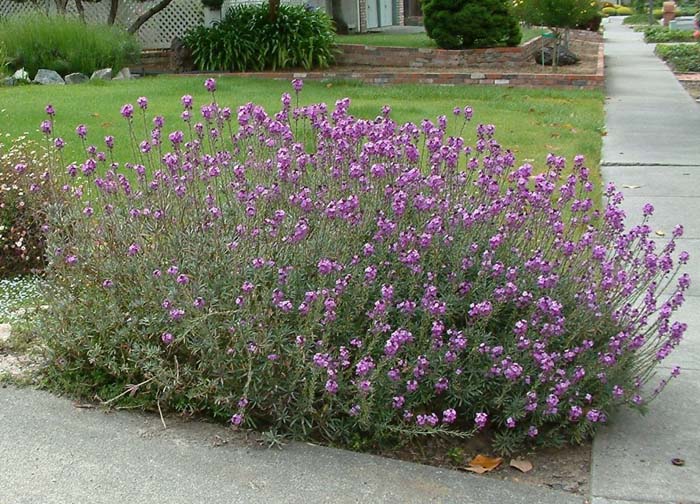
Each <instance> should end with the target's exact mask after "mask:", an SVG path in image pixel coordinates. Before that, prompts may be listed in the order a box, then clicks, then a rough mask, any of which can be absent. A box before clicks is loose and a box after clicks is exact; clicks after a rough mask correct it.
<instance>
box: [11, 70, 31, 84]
mask: <svg viewBox="0 0 700 504" xmlns="http://www.w3.org/2000/svg"><path fill="white" fill-rule="evenodd" d="M12 78H13V79H14V80H15V81H25V82H29V74H28V73H27V71H26V70H25V69H24V68H20V69H19V70H17V71H16V72H15V73H14V74H12Z"/></svg>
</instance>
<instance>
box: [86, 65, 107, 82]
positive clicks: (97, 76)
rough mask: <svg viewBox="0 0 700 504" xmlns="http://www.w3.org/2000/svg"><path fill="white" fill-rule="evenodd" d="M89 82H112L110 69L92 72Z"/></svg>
mask: <svg viewBox="0 0 700 504" xmlns="http://www.w3.org/2000/svg"><path fill="white" fill-rule="evenodd" d="M90 80H106V81H108V80H112V69H111V68H102V69H101V70H95V71H94V72H92V75H91V76H90Z"/></svg>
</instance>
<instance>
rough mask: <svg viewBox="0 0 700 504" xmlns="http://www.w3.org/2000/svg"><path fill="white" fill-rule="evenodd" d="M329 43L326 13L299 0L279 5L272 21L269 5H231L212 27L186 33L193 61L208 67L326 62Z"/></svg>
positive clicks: (246, 67) (253, 67) (331, 35)
mask: <svg viewBox="0 0 700 504" xmlns="http://www.w3.org/2000/svg"><path fill="white" fill-rule="evenodd" d="M334 43H335V38H334V33H333V25H332V20H331V18H330V17H329V16H328V15H327V14H326V13H325V12H323V11H321V10H317V9H311V8H307V7H305V6H301V5H280V8H279V11H278V14H277V18H276V19H275V20H274V21H271V20H270V16H269V6H268V4H262V5H236V6H234V7H233V8H231V9H229V10H228V12H227V13H226V15H225V16H224V18H223V19H222V20H221V22H220V23H217V24H216V25H215V26H214V27H212V28H204V27H202V26H200V27H197V28H194V29H192V30H189V31H188V32H187V34H186V35H185V45H186V46H187V47H188V48H189V49H190V50H191V51H192V56H193V58H194V63H195V65H196V66H197V68H199V69H200V70H207V71H213V70H229V71H246V70H263V69H266V68H271V69H273V70H274V69H278V68H294V67H303V68H304V69H307V70H308V69H310V68H313V67H327V66H328V65H329V64H330V63H332V62H333V46H334Z"/></svg>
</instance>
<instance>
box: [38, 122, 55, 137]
mask: <svg viewBox="0 0 700 504" xmlns="http://www.w3.org/2000/svg"><path fill="white" fill-rule="evenodd" d="M39 129H41V132H42V133H44V134H46V135H50V134H51V131H52V130H53V125H52V124H51V121H48V120H47V121H41V125H40V126H39Z"/></svg>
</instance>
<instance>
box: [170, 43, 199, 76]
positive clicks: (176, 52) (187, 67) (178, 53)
mask: <svg viewBox="0 0 700 504" xmlns="http://www.w3.org/2000/svg"><path fill="white" fill-rule="evenodd" d="M170 68H171V69H172V70H175V72H177V73H182V72H190V71H192V70H194V59H193V58H192V51H190V50H189V49H188V48H187V46H185V41H184V40H182V39H181V38H179V37H175V38H174V39H173V40H172V42H171V44H170Z"/></svg>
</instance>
